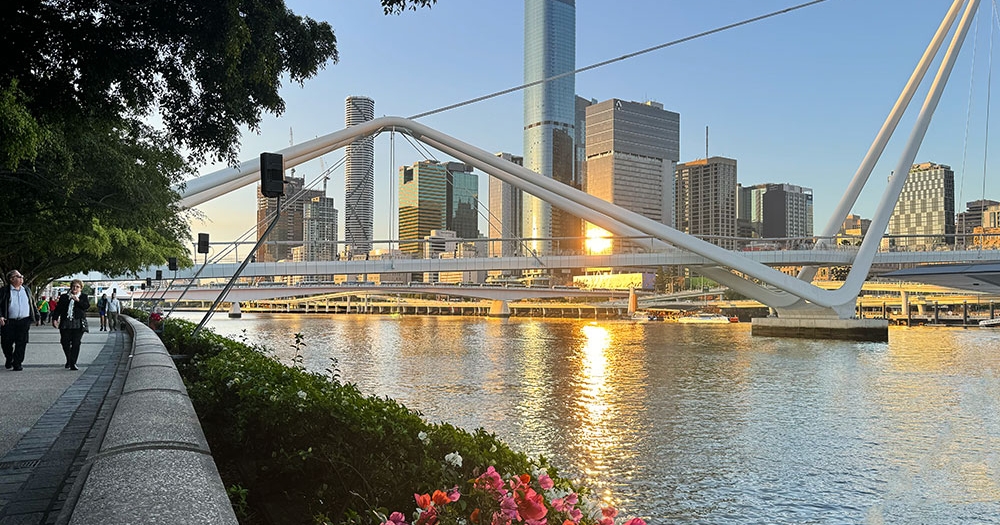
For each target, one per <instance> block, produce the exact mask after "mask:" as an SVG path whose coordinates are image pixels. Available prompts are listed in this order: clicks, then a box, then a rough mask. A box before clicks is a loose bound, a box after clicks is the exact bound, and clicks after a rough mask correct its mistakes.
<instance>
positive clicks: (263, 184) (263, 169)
mask: <svg viewBox="0 0 1000 525" xmlns="http://www.w3.org/2000/svg"><path fill="white" fill-rule="evenodd" d="M284 172H285V164H284V159H283V158H282V156H281V154H280V153H261V154H260V194H261V195H263V196H265V197H268V198H274V197H281V196H284V195H285V173H284Z"/></svg>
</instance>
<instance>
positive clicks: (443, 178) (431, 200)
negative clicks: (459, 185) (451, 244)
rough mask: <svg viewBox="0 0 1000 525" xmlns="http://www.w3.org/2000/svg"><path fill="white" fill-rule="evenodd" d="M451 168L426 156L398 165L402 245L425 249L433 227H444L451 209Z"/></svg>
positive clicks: (406, 249) (409, 249)
mask: <svg viewBox="0 0 1000 525" xmlns="http://www.w3.org/2000/svg"><path fill="white" fill-rule="evenodd" d="M447 201H448V170H447V169H446V167H445V165H444V164H441V163H439V162H435V161H429V160H423V161H420V162H415V163H413V164H412V165H410V166H402V167H400V168H399V249H400V250H402V251H404V252H407V253H413V254H422V253H423V251H424V250H423V243H420V242H405V241H408V240H409V241H416V240H423V239H424V237H427V236H428V235H430V234H431V230H442V229H444V225H445V217H447V210H448V202H447Z"/></svg>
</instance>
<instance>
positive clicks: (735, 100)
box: [192, 0, 1000, 241]
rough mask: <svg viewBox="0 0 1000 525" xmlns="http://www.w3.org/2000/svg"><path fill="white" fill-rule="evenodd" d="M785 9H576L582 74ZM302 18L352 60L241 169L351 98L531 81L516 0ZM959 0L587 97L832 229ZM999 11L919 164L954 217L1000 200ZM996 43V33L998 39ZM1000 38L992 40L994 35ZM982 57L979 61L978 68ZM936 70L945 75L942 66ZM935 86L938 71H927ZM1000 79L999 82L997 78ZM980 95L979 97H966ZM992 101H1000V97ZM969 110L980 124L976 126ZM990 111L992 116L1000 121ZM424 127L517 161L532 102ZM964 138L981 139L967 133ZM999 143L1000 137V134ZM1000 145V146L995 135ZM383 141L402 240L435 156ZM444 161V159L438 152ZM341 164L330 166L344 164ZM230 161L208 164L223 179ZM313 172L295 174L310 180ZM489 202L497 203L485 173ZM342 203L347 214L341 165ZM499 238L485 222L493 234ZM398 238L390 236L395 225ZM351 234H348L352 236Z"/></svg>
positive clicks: (583, 3) (867, 5) (756, 36)
mask: <svg viewBox="0 0 1000 525" xmlns="http://www.w3.org/2000/svg"><path fill="white" fill-rule="evenodd" d="M798 3H800V2H797V1H794V0H792V1H788V0H754V1H748V0H699V1H697V2H691V1H680V0H622V1H620V2H614V3H612V2H600V1H597V0H577V2H576V18H577V21H576V31H577V49H576V65H577V67H583V66H586V65H590V64H593V63H596V62H600V61H603V60H607V59H609V58H614V57H617V56H620V55H623V54H626V53H631V52H634V51H637V50H640V49H644V48H648V47H651V46H655V45H658V44H662V43H664V42H668V41H672V40H675V39H678V38H683V37H686V36H689V35H692V34H695V33H699V32H702V31H706V30H710V29H714V28H716V27H720V26H723V25H727V24H731V23H734V22H738V21H740V20H743V19H747V18H751V17H755V16H759V15H762V14H765V13H769V12H772V11H775V10H779V9H783V8H786V7H791V6H793V5H797V4H798ZM288 6H289V8H290V9H292V10H293V11H294V12H295V13H297V14H299V15H303V16H309V17H312V18H314V19H317V20H325V21H327V22H329V23H330V24H331V25H332V26H333V28H334V30H335V32H336V35H337V41H338V49H339V52H340V62H339V63H338V64H331V65H328V66H327V68H326V69H325V70H323V71H322V72H320V74H319V75H318V76H317V77H315V78H313V79H311V80H309V81H307V82H306V83H305V84H304V85H303V86H299V85H297V84H291V83H287V82H286V84H285V86H284V88H283V89H282V91H281V93H282V96H283V97H284V99H285V102H286V105H287V109H286V111H285V113H284V114H283V115H281V116H280V117H273V116H268V117H266V118H265V119H264V121H263V122H262V124H261V130H260V133H259V134H255V133H252V132H245V133H244V137H243V140H242V153H241V155H240V156H241V159H243V160H246V159H250V158H255V157H256V156H257V155H258V154H259V153H260V152H261V151H273V150H277V149H281V148H283V147H286V146H287V145H288V144H289V130H290V129H291V130H292V133H293V134H294V140H295V142H301V141H304V140H308V139H312V138H314V137H317V136H320V135H324V134H327V133H330V132H333V131H337V130H339V129H342V128H343V127H344V99H345V98H346V97H347V96H349V95H364V96H368V97H371V98H373V99H374V100H375V114H376V116H388V115H394V116H404V117H406V116H411V115H415V114H418V113H421V112H424V111H427V110H431V109H435V108H438V107H442V106H446V105H449V104H452V103H455V102H459V101H463V100H466V99H470V98H474V97H477V96H480V95H484V94H487V93H492V92H495V91H499V90H501V89H505V88H509V87H513V86H516V85H519V84H521V83H522V81H523V10H524V5H523V2H522V1H519V0H499V1H497V0H494V1H490V2H487V1H485V0H438V3H437V4H436V5H435V6H434V7H433V8H431V9H422V10H420V11H417V12H413V11H407V12H405V13H404V14H402V15H398V16H385V15H383V14H382V10H381V7H380V6H379V4H378V2H376V1H375V0H341V1H337V2H317V1H304V0H293V1H289V2H288ZM949 6H950V2H948V1H946V0H938V1H929V0H921V1H913V0H878V1H873V0H827V1H826V2H823V3H820V4H816V5H814V6H811V7H807V8H804V9H801V10H797V11H794V12H792V13H788V14H784V15H780V16H777V17H774V18H770V19H767V20H764V21H761V22H756V23H753V24H750V25H747V26H743V27H740V28H736V29H733V30H729V31H727V32H724V33H721V34H716V35H712V36H709V37H705V38H702V39H698V40H695V41H691V42H686V43H684V44H680V45H677V46H673V47H670V48H666V49H662V50H659V51H655V52H652V53H649V54H646V55H642V56H640V57H636V58H632V59H630V60H626V61H623V62H618V63H615V64H612V65H609V66H605V67H603V68H599V69H596V70H592V71H588V72H584V73H581V74H579V75H578V76H577V78H576V92H577V94H579V95H580V96H583V97H586V98H594V99H597V100H598V101H601V100H606V99H609V98H621V99H625V100H635V101H644V100H655V101H658V102H661V103H663V105H664V108H665V109H669V110H671V111H676V112H678V113H680V115H681V162H684V161H689V160H694V159H696V158H700V157H703V156H704V154H705V127H706V126H708V127H709V130H710V131H709V137H710V143H709V154H710V155H721V156H727V157H732V158H735V159H737V161H738V180H739V182H740V183H741V184H744V185H752V184H757V183H763V182H779V183H781V182H787V183H791V184H797V185H801V186H806V187H810V188H813V190H814V194H815V225H816V228H815V229H816V231H817V233H818V232H819V230H821V229H822V228H823V226H824V225H825V224H826V222H827V221H828V220H829V217H830V214H831V213H832V210H833V208H834V206H835V205H836V203H837V202H838V201H839V200H840V196H841V195H842V194H843V192H844V190H845V189H846V187H847V184H848V182H849V181H850V179H851V177H853V175H854V172H855V171H856V170H857V167H858V165H859V164H860V163H861V160H862V158H863V157H864V154H865V152H866V151H867V150H868V147H869V146H870V144H871V142H872V140H873V139H874V137H875V134H876V133H877V132H878V129H879V127H880V126H881V125H882V122H883V120H884V119H885V117H886V115H887V114H888V112H889V110H890V109H891V106H892V104H893V103H894V102H895V99H896V97H897V96H898V95H899V92H900V90H901V89H902V87H903V85H904V84H905V82H906V80H907V78H908V77H909V75H910V73H911V72H912V70H913V67H914V66H915V65H916V63H917V61H918V59H919V58H920V55H921V54H922V53H923V50H924V48H925V46H926V45H927V43H928V42H929V41H930V38H931V36H932V35H933V33H934V31H935V30H936V29H937V26H938V25H939V23H940V21H941V19H942V18H943V16H944V14H945V12H946V11H947V10H948V7H949ZM991 9H992V4H991V3H990V2H983V5H982V6H981V7H980V13H979V15H978V25H977V26H974V27H973V29H972V31H971V32H970V37H969V41H968V42H966V44H965V46H964V47H963V50H962V54H961V56H960V57H959V60H958V63H957V64H956V66H955V70H954V72H953V74H952V77H951V80H950V81H949V84H948V88H947V89H946V91H945V93H944V96H943V98H942V101H941V103H940V105H939V108H938V111H937V113H936V114H935V118H934V121H933V122H932V124H931V127H930V129H929V131H928V134H927V137H926V139H925V140H924V143H923V146H922V147H921V149H920V152H919V153H918V155H917V158H916V162H927V161H932V162H938V163H943V164H948V165H950V166H951V167H952V168H953V169H954V170H955V173H956V176H955V178H956V182H955V186H956V190H955V193H956V203H957V204H956V208H958V210H957V211H964V209H965V202H967V201H971V200H975V199H979V198H983V196H984V195H985V197H986V198H993V199H996V200H1000V182H997V181H995V180H992V178H991V177H990V175H989V174H988V173H987V175H986V176H985V192H984V161H986V164H987V166H988V165H990V164H994V163H996V162H998V161H1000V159H998V157H997V155H998V154H1000V151H996V147H995V146H994V147H992V148H987V145H986V141H985V135H986V131H987V122H986V114H987V111H986V106H987V93H988V90H987V80H988V77H989V71H988V70H989V54H990V36H991V35H990V27H989V24H988V21H989V17H990V16H991V14H992V13H991ZM994 32H996V30H995V29H994ZM996 39H997V37H993V40H996ZM973 57H975V60H973ZM933 71H936V63H935V65H934V66H933V68H932V72H933ZM929 76H930V75H929ZM996 80H997V81H1000V77H998V78H997V79H996ZM927 85H929V81H925V83H924V84H923V87H922V89H921V90H920V91H919V92H918V95H917V97H915V99H914V103H913V104H911V105H912V106H913V107H911V108H910V110H909V111H908V112H907V115H906V117H904V119H903V121H902V122H901V123H900V126H899V128H898V129H897V131H896V133H895V135H894V138H893V140H892V141H891V142H890V144H889V147H888V148H887V150H886V152H885V154H884V155H883V157H882V160H881V161H880V162H879V164H878V165H877V166H876V168H875V171H874V172H873V175H872V178H871V180H870V181H869V183H868V185H867V186H866V189H865V191H864V192H863V193H862V196H861V199H860V200H859V202H858V204H857V205H855V207H854V212H855V213H858V214H860V215H862V216H864V217H871V216H872V215H873V214H874V212H875V208H876V205H877V203H878V200H879V198H880V196H881V194H882V191H883V190H884V187H885V180H886V178H887V177H888V175H889V172H890V170H892V169H893V168H894V167H895V164H896V163H897V161H898V157H899V153H900V151H901V150H902V148H903V146H904V144H905V142H906V139H907V137H908V136H909V134H910V130H911V128H912V125H913V122H914V120H915V118H916V114H917V110H918V109H919V104H920V103H922V101H923V96H924V94H925V93H926V86H927ZM970 93H971V96H970ZM993 99H995V100H994V101H993V102H992V104H991V105H996V104H997V102H998V100H1000V97H993ZM970 102H971V104H972V106H971V118H967V116H968V115H970V109H969V108H970ZM997 109H998V108H993V111H992V115H993V116H992V117H991V118H990V120H995V116H996V115H997V113H998V112H997ZM421 122H423V123H424V124H426V125H429V126H431V127H434V128H437V129H439V130H441V131H443V132H445V133H448V134H451V135H453V136H456V137H458V138H460V139H462V140H464V141H466V142H469V143H471V144H474V145H476V146H479V147H481V148H483V149H486V150H489V151H509V152H512V153H515V154H519V153H520V152H521V150H522V149H523V148H522V126H523V123H522V96H521V94H520V93H512V94H508V95H504V96H501V97H498V98H494V99H491V100H488V101H485V102H480V103H477V104H474V105H471V106H466V107H463V108H459V109H455V110H451V111H448V112H446V113H443V114H438V115H433V116H430V117H426V118H424V119H421ZM967 127H968V140H966V138H965V137H966V128H967ZM992 135H993V136H1000V129H994V130H992ZM993 142H996V141H993ZM395 144H396V147H395V152H394V155H393V157H394V160H395V162H394V163H393V162H392V160H393V159H392V158H391V156H390V149H391V148H390V142H389V137H388V135H382V136H380V137H378V138H377V139H376V142H375V147H376V158H375V178H376V183H375V238H376V239H385V238H387V237H388V235H389V226H388V224H389V220H390V217H395V214H391V213H390V209H389V208H390V198H389V195H390V189H391V188H394V187H395V177H396V170H397V167H398V166H400V165H405V164H411V163H413V162H415V161H418V160H421V159H422V158H423V156H422V154H421V153H418V152H417V151H416V150H415V149H414V148H412V147H410V146H409V145H408V144H407V143H406V141H405V140H402V139H401V138H399V137H397V140H396V141H395ZM435 154H436V156H437V158H438V159H446V158H447V157H445V156H444V155H442V154H439V153H435ZM342 156H343V152H342V151H341V152H334V153H332V154H329V155H327V156H325V157H324V162H325V164H326V166H330V165H333V164H336V163H337V162H338V161H340V159H341V158H342ZM220 167H222V166H219V165H210V166H204V167H203V168H202V169H201V170H200V172H201V173H209V172H211V171H214V170H215V169H218V168H220ZM319 172H320V167H319V163H318V162H317V161H314V162H312V163H309V164H305V165H302V166H300V167H299V168H297V175H298V176H303V175H304V176H305V177H306V178H307V180H312V179H313V178H315V177H316V176H317V175H318V174H319ZM480 187H481V190H480V200H481V201H483V203H484V205H485V201H486V197H487V194H488V192H487V191H486V176H485V175H483V174H481V181H480ZM255 192H256V188H255V186H249V187H247V188H244V189H242V190H238V191H236V192H233V193H231V194H229V195H226V196H224V197H220V198H217V199H215V200H213V201H210V202H208V203H205V204H202V205H200V206H199V207H198V208H197V209H198V210H200V211H201V212H203V214H204V216H205V218H206V220H205V221H194V222H192V233H197V232H210V233H211V234H212V240H213V241H223V240H232V239H234V238H236V237H237V236H238V235H240V234H241V233H243V232H244V231H246V230H248V229H250V228H252V227H253V224H254V222H255V220H256V212H255V204H254V199H255ZM328 195H329V196H330V197H333V198H334V200H335V202H336V206H337V208H338V209H339V210H340V213H341V217H342V216H343V213H344V211H343V201H344V182H343V170H342V169H341V170H337V171H335V172H334V173H333V175H332V178H331V180H330V181H329V189H328ZM480 229H481V231H483V232H484V233H485V231H486V229H485V224H481V226H480ZM393 231H394V230H393ZM340 238H341V239H343V233H342V228H341V235H340Z"/></svg>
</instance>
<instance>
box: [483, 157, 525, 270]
mask: <svg viewBox="0 0 1000 525" xmlns="http://www.w3.org/2000/svg"><path fill="white" fill-rule="evenodd" d="M497 156H498V157H500V158H502V159H504V160H506V161H509V162H513V163H514V164H517V165H518V166H523V165H524V158H523V157H518V156H517V155H511V154H510V153H497ZM522 198H523V194H522V192H521V190H519V189H517V188H515V187H514V186H511V185H510V184H507V183H506V182H504V181H502V180H500V179H498V178H496V177H490V202H489V210H490V214H489V215H490V216H489V221H488V222H489V232H488V235H489V238H490V239H508V240H504V241H493V242H490V248H489V255H490V257H514V256H516V255H518V254H519V253H520V250H519V244H520V243H519V242H518V241H516V240H511V239H518V238H520V237H521V202H522Z"/></svg>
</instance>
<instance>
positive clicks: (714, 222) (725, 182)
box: [675, 157, 736, 250]
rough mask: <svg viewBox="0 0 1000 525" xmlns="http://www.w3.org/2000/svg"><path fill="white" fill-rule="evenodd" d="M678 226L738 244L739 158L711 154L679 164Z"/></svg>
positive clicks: (726, 245) (724, 243)
mask: <svg viewBox="0 0 1000 525" xmlns="http://www.w3.org/2000/svg"><path fill="white" fill-rule="evenodd" d="M675 210H676V214H677V229H678V230H680V231H682V232H684V233H687V234H689V235H695V236H701V237H703V238H704V239H705V240H707V241H708V242H711V243H714V244H717V245H719V246H722V247H723V248H727V249H730V250H732V249H735V248H736V240H735V237H736V160H735V159H729V158H725V157H709V158H707V159H698V160H695V161H691V162H685V163H681V164H678V165H677V189H676V205H675Z"/></svg>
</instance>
